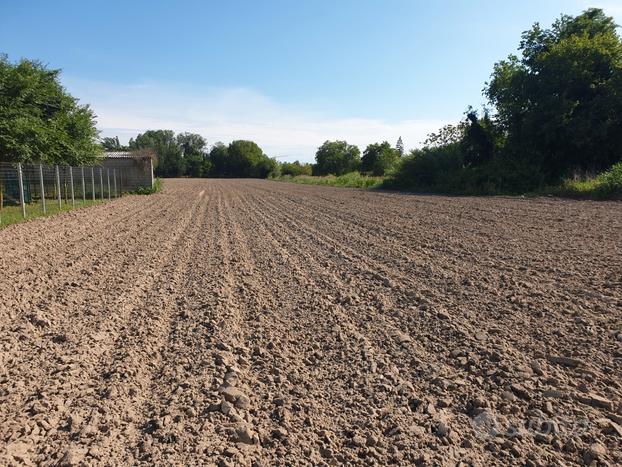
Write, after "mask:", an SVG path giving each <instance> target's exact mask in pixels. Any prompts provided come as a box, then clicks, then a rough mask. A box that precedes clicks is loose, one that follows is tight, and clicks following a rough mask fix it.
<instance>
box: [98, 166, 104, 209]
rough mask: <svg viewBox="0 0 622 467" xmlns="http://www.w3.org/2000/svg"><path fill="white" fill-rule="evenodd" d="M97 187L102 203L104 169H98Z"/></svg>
mask: <svg viewBox="0 0 622 467" xmlns="http://www.w3.org/2000/svg"><path fill="white" fill-rule="evenodd" d="M99 187H100V188H101V193H100V194H101V197H102V201H103V200H104V169H102V168H101V167H100V168H99Z"/></svg>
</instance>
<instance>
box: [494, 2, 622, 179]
mask: <svg viewBox="0 0 622 467" xmlns="http://www.w3.org/2000/svg"><path fill="white" fill-rule="evenodd" d="M520 51H521V57H517V56H515V55H510V56H509V57H508V59H507V60H503V61H501V62H499V63H497V64H496V65H495V68H494V72H493V74H492V78H491V81H490V83H489V84H488V85H487V88H486V90H485V92H486V94H487V96H488V98H489V99H490V102H491V103H492V105H493V106H494V107H495V108H496V111H497V118H498V121H499V123H500V124H501V126H502V129H503V131H504V132H505V133H506V134H507V139H508V140H507V149H508V151H510V152H511V153H512V155H513V156H514V157H515V158H521V159H524V160H526V161H527V162H528V163H529V164H532V165H536V164H537V165H540V166H541V167H542V169H543V170H544V171H545V172H546V173H548V174H549V176H550V177H552V178H555V177H558V176H560V175H563V174H565V173H567V172H569V171H571V170H576V169H580V170H589V171H596V170H601V169H604V168H606V167H609V166H610V165H612V164H613V163H614V162H616V161H617V160H619V159H620V157H621V155H622V41H621V40H620V37H619V36H618V34H617V32H616V25H615V22H614V20H613V18H611V17H609V16H606V15H605V14H604V12H603V11H602V10H600V9H596V8H592V9H589V10H587V11H585V12H584V13H583V14H581V15H579V16H576V17H572V16H562V17H561V18H560V19H559V20H557V21H555V23H554V24H553V25H552V27H551V28H550V29H543V28H542V27H540V25H539V24H537V23H536V24H535V25H534V26H533V27H532V28H531V29H530V30H528V31H526V32H524V33H523V36H522V41H521V42H520Z"/></svg>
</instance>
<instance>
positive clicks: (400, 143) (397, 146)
mask: <svg viewBox="0 0 622 467" xmlns="http://www.w3.org/2000/svg"><path fill="white" fill-rule="evenodd" d="M395 149H396V150H397V152H398V153H399V154H400V157H402V156H403V155H404V142H403V141H402V137H401V136H400V137H399V138H398V139H397V143H395Z"/></svg>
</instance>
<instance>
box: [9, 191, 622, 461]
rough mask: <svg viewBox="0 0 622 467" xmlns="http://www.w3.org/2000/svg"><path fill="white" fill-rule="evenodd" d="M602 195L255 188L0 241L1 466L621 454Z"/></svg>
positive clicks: (621, 232)
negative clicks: (568, 197) (598, 198)
mask: <svg viewBox="0 0 622 467" xmlns="http://www.w3.org/2000/svg"><path fill="white" fill-rule="evenodd" d="M621 245H622V204H621V203H597V202H578V201H564V200H557V199H535V200H531V199H515V198H511V199H506V198H447V197H436V196H413V195H400V194H390V193H372V192H364V191H357V190H348V189H337V188H327V187H313V186H300V185H293V184H286V183H276V182H268V181H257V180H247V181H241V180H221V181H214V180H171V181H167V182H166V188H165V191H164V192H163V193H161V194H157V195H153V196H149V197H141V196H129V197H125V198H122V199H119V200H115V201H112V202H110V203H107V204H105V205H101V206H97V207H93V208H89V209H85V210H79V211H74V212H70V213H65V214H62V215H59V216H55V217H53V218H47V219H38V220H35V221H32V222H27V223H24V224H20V225H14V226H11V227H8V228H6V229H3V230H1V231H0V268H1V271H2V278H1V280H0V297H1V303H0V464H20V463H24V464H44V465H49V464H54V465H57V464H69V465H71V464H81V463H85V464H115V465H121V464H186V465H191V464H208V465H209V464H210V463H214V464H220V465H284V464H289V465H303V464H308V465H324V464H328V465H342V464H356V465H359V464H364V465H384V464H389V463H398V464H401V465H407V464H426V465H438V464H449V465H456V464H457V463H458V462H459V461H463V462H465V463H472V464H476V465H492V464H502V465H507V464H510V463H514V464H523V465H524V464H526V465H558V464H580V463H584V462H585V463H593V464H594V465H595V464H597V463H600V464H620V463H621V462H622V451H621V445H622V428H621V427H620V426H621V425H622V405H621V402H622V282H621V278H622V251H621V250H620V248H621Z"/></svg>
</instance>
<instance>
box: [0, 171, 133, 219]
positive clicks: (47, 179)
mask: <svg viewBox="0 0 622 467" xmlns="http://www.w3.org/2000/svg"><path fill="white" fill-rule="evenodd" d="M122 172H123V170H121V169H109V168H105V167H102V166H79V167H72V166H58V165H44V164H17V163H10V162H0V225H1V224H2V223H3V221H4V223H9V222H10V220H11V218H14V217H16V216H21V217H30V216H36V215H41V214H49V213H53V212H58V211H62V210H65V209H71V208H74V207H77V206H82V205H88V204H92V203H96V202H100V201H105V200H110V199H112V198H117V197H119V196H121V191H122V190H121V186H120V183H119V181H120V180H121V179H122V177H123V174H122Z"/></svg>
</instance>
